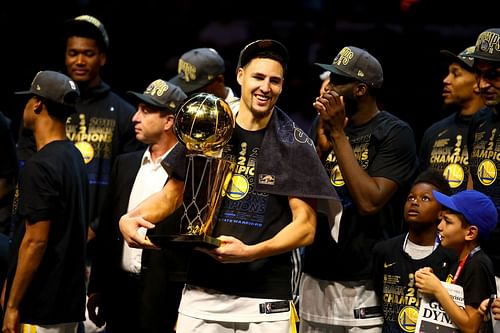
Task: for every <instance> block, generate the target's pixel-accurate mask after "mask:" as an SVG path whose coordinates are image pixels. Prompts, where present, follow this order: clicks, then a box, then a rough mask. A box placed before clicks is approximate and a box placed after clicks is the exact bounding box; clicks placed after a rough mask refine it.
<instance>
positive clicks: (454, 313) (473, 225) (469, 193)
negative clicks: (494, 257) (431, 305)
mask: <svg viewBox="0 0 500 333" xmlns="http://www.w3.org/2000/svg"><path fill="white" fill-rule="evenodd" d="M433 195H434V197H435V198H436V200H437V201H438V202H439V203H441V204H442V205H443V206H444V207H446V209H445V210H443V212H442V215H441V222H440V223H439V225H438V230H439V234H440V236H441V244H442V245H443V246H444V247H448V248H452V249H454V250H455V251H456V252H457V254H458V257H459V262H458V265H457V266H458V267H456V269H453V270H452V272H453V271H454V272H455V273H454V276H453V277H452V279H450V278H449V279H448V281H447V282H451V283H453V284H458V285H460V286H462V287H463V291H464V304H465V308H461V307H459V306H458V305H457V304H456V303H455V301H454V300H453V298H452V297H451V296H450V294H449V293H448V290H447V289H446V288H445V287H444V286H443V285H442V284H441V281H440V280H439V279H438V277H437V276H436V275H435V274H434V273H433V272H432V270H431V269H430V268H429V267H425V268H422V269H419V270H418V271H417V272H416V273H415V281H416V284H415V285H416V286H417V288H419V290H420V292H422V293H424V294H428V295H430V296H433V297H434V298H435V299H436V300H437V301H438V302H439V303H440V304H441V306H442V307H443V309H444V310H445V311H446V313H447V314H448V315H449V317H450V319H451V320H452V321H453V323H454V324H455V325H456V326H457V327H458V328H459V329H460V330H461V331H462V332H478V331H481V332H491V331H492V327H491V323H490V322H485V324H484V325H482V323H483V317H484V316H483V314H482V312H480V310H479V305H480V303H481V302H482V301H483V300H484V299H485V298H488V297H489V296H490V295H491V294H494V293H496V286H495V276H494V273H493V272H494V271H493V264H492V262H491V260H490V258H489V257H488V256H487V255H486V253H484V252H483V251H482V250H481V247H480V244H481V241H482V240H483V239H487V238H488V237H489V235H490V233H491V231H492V230H493V229H494V228H495V226H496V225H497V220H498V213H497V209H496V207H495V205H494V204H493V201H491V199H490V198H489V197H488V196H487V195H485V194H483V193H481V192H478V191H475V190H466V191H461V192H458V193H456V194H454V195H452V196H447V195H445V194H442V193H440V192H437V191H433ZM450 280H451V281H450Z"/></svg>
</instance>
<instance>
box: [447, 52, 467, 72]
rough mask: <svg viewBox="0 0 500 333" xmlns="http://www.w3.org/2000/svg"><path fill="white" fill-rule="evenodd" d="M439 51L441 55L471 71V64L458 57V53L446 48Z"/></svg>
mask: <svg viewBox="0 0 500 333" xmlns="http://www.w3.org/2000/svg"><path fill="white" fill-rule="evenodd" d="M439 53H440V54H441V55H442V56H443V58H445V59H447V60H449V61H450V63H451V62H456V63H459V64H460V65H461V66H462V67H464V68H466V69H467V70H469V71H471V72H472V66H471V65H469V64H468V63H466V62H465V61H463V60H462V59H460V57H459V56H458V55H456V54H455V53H453V52H451V51H448V50H440V51H439Z"/></svg>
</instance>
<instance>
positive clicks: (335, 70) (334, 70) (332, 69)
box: [314, 62, 359, 80]
mask: <svg viewBox="0 0 500 333" xmlns="http://www.w3.org/2000/svg"><path fill="white" fill-rule="evenodd" d="M314 64H315V65H317V66H319V67H321V68H323V69H325V70H327V71H330V72H332V73H334V74H337V75H341V76H345V77H350V78H352V79H355V80H359V79H358V78H356V77H353V76H352V75H350V74H347V73H346V72H343V71H341V70H340V69H338V68H337V67H334V66H333V65H329V64H320V63H317V62H316V63H314Z"/></svg>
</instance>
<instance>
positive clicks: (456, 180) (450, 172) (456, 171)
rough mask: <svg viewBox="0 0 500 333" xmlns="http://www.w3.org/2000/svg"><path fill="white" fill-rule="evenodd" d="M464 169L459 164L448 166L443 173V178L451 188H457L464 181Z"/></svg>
mask: <svg viewBox="0 0 500 333" xmlns="http://www.w3.org/2000/svg"><path fill="white" fill-rule="evenodd" d="M464 175H465V173H464V169H463V168H462V166H461V165H460V164H456V163H452V164H448V165H447V166H446V168H445V169H444V171H443V176H444V178H445V179H446V180H447V181H448V184H449V185H450V187H451V188H457V187H459V186H460V185H462V183H463V181H464V178H465V177H464Z"/></svg>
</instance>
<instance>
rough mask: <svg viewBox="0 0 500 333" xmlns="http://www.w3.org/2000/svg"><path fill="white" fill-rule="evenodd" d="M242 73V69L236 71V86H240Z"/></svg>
mask: <svg viewBox="0 0 500 333" xmlns="http://www.w3.org/2000/svg"><path fill="white" fill-rule="evenodd" d="M243 71H244V69H243V68H241V67H239V68H238V70H237V71H236V81H238V84H239V85H240V86H241V82H242V81H243Z"/></svg>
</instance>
